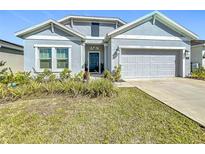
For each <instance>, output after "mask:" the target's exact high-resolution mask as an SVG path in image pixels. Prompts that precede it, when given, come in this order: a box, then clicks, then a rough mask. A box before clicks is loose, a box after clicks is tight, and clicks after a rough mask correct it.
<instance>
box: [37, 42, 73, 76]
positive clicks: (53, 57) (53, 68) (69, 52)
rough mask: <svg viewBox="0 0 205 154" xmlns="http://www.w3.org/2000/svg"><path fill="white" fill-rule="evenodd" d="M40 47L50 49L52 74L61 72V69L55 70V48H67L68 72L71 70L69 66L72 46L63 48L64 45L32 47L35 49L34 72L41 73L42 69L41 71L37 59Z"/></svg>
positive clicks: (38, 59)
mask: <svg viewBox="0 0 205 154" xmlns="http://www.w3.org/2000/svg"><path fill="white" fill-rule="evenodd" d="M40 47H48V48H51V56H52V57H51V63H52V66H51V69H49V70H51V71H52V72H61V71H62V70H63V68H57V57H56V56H57V54H56V48H68V56H69V57H68V61H69V64H68V65H69V66H68V68H69V69H70V70H72V66H71V64H72V63H71V60H72V58H71V47H72V46H68V45H67V46H65V45H39V44H38V45H34V48H35V70H36V71H37V72H43V71H44V69H41V68H40V58H39V52H40V51H39V48H40Z"/></svg>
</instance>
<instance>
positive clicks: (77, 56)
mask: <svg viewBox="0 0 205 154" xmlns="http://www.w3.org/2000/svg"><path fill="white" fill-rule="evenodd" d="M39 35H41V36H65V39H66V40H57V39H55V40H49V39H47V40H46V39H25V40H24V70H25V71H33V68H35V48H34V45H51V46H52V45H62V46H63V45H66V46H67V45H71V46H72V47H71V71H72V73H77V72H79V71H81V69H82V68H83V64H81V62H82V59H81V56H82V53H81V50H82V47H81V45H82V43H81V41H80V39H76V37H73V36H72V35H69V34H67V33H65V32H64V31H62V30H60V29H59V28H57V27H55V26H54V32H52V31H51V28H50V27H45V28H44V29H42V30H41V31H38V32H36V33H33V34H32V36H39ZM27 37H29V36H27Z"/></svg>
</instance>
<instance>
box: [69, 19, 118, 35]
mask: <svg viewBox="0 0 205 154" xmlns="http://www.w3.org/2000/svg"><path fill="white" fill-rule="evenodd" d="M66 26H70V25H66ZM115 26H116V25H115V23H100V25H99V36H100V37H104V36H105V35H106V34H107V33H109V32H111V31H113V30H114V29H115ZM73 29H74V30H76V31H78V32H80V33H82V34H84V35H86V36H91V22H74V23H73Z"/></svg>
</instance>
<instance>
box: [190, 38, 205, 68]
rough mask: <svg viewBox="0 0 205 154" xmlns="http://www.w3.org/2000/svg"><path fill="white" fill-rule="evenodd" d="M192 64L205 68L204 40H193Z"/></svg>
mask: <svg viewBox="0 0 205 154" xmlns="http://www.w3.org/2000/svg"><path fill="white" fill-rule="evenodd" d="M191 51H192V52H191V63H192V64H193V66H194V65H196V64H197V66H195V67H204V68H205V41H204V40H192V46H191Z"/></svg>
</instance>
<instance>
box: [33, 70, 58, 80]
mask: <svg viewBox="0 0 205 154" xmlns="http://www.w3.org/2000/svg"><path fill="white" fill-rule="evenodd" d="M35 80H36V81H37V82H45V81H54V80H56V75H55V74H53V73H52V72H51V71H50V70H49V69H44V71H43V72H42V73H39V74H38V75H37V76H36V79H35Z"/></svg>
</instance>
